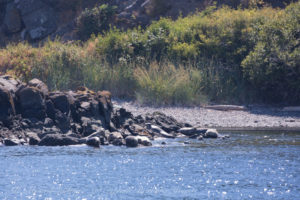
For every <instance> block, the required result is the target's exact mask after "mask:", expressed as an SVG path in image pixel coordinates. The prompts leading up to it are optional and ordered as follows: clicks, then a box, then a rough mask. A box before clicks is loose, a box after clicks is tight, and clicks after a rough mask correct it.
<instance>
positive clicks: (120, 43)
mask: <svg viewBox="0 0 300 200" xmlns="http://www.w3.org/2000/svg"><path fill="white" fill-rule="evenodd" d="M100 8H101V7H100ZM102 8H103V7H102ZM100 10H101V9H100ZM93 12H94V11H93ZM95 12H96V10H95ZM101 12H102V11H100V13H101ZM97 15H98V14H97ZM82 16H84V15H82ZM86 16H88V17H87V18H86V19H90V17H91V16H93V14H92V15H89V14H86ZM90 20H91V24H92V26H94V25H93V23H94V19H93V17H91V19H90ZM97 23H98V22H97ZM97 23H96V24H97ZM84 24H88V23H84ZM98 25H99V24H97V25H96V27H98V28H99V26H98ZM100 26H102V25H100ZM105 26H108V25H107V24H106V25H105ZM83 30H85V28H83ZM86 30H87V31H88V30H93V29H89V28H87V29H86ZM101 31H102V29H101V28H100V29H97V33H98V32H101ZM89 34H90V33H84V35H89ZM0 69H1V71H2V72H5V73H9V74H13V75H15V76H17V77H21V78H22V79H24V80H29V79H31V78H33V77H37V78H40V79H41V80H43V81H45V82H46V83H47V84H48V85H49V87H50V88H51V89H69V88H70V89H73V88H75V87H77V86H79V85H85V86H87V87H89V88H91V89H94V90H99V89H107V90H110V91H112V93H113V94H114V95H115V96H118V97H126V98H128V97H129V98H135V99H137V100H139V101H141V102H144V103H153V104H185V105H191V104H200V103H206V102H207V101H213V102H219V103H285V104H297V103H299V102H300V3H299V2H297V3H293V4H291V5H289V6H288V7H287V8H285V9H283V10H279V9H272V8H269V7H265V8H261V9H257V8H255V9H245V10H242V9H237V10H234V9H230V8H228V7H223V8H220V9H218V10H216V9H215V8H213V7H210V8H208V9H206V10H205V11H203V12H200V13H197V14H195V15H191V16H188V17H185V18H179V19H178V20H176V21H172V20H171V19H166V18H164V19H161V20H159V21H157V22H154V23H153V24H152V25H150V26H149V27H147V28H146V29H145V30H143V29H141V28H136V29H133V30H127V31H120V30H117V29H115V28H111V29H110V30H108V31H107V32H105V33H103V34H102V35H99V36H97V37H95V36H94V37H92V38H90V39H89V40H88V41H87V42H85V43H83V44H81V43H72V44H62V43H60V42H59V41H54V42H51V41H49V42H47V43H46V44H44V45H43V46H41V47H39V48H33V47H30V45H28V44H17V45H9V46H8V47H6V48H5V49H2V50H0Z"/></svg>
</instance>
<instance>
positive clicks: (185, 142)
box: [183, 141, 191, 144]
mask: <svg viewBox="0 0 300 200" xmlns="http://www.w3.org/2000/svg"><path fill="white" fill-rule="evenodd" d="M183 144H191V142H189V141H184V142H183Z"/></svg>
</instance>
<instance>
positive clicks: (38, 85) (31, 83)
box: [28, 78, 49, 96]
mask: <svg viewBox="0 0 300 200" xmlns="http://www.w3.org/2000/svg"><path fill="white" fill-rule="evenodd" d="M28 85H29V86H31V87H36V88H38V89H39V90H40V91H41V92H42V93H43V94H44V96H47V95H48V93H49V90H48V86H47V85H46V84H45V83H44V82H42V81H41V80H39V79H36V78H35V79H32V80H31V81H29V83H28Z"/></svg>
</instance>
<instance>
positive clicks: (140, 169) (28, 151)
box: [0, 133, 300, 200]
mask: <svg viewBox="0 0 300 200" xmlns="http://www.w3.org/2000/svg"><path fill="white" fill-rule="evenodd" d="M230 135H231V138H230V139H228V140H213V139H212V140H203V141H196V140H189V141H190V142H191V144H184V143H183V142H184V141H186V140H185V139H176V140H164V141H165V142H166V143H167V145H165V146H164V145H160V143H161V142H162V140H158V141H155V142H154V145H153V146H152V147H149V148H137V149H131V148H125V147H114V146H106V147H101V148H100V149H94V148H90V147H86V146H72V147H29V146H20V147H0V199H9V200H11V199H53V200H54V199H207V198H209V199H292V200H295V199H299V197H300V134H299V133H298V134H292V133H290V134H282V133H276V134H275V133H248V134H247V133H231V134H230Z"/></svg>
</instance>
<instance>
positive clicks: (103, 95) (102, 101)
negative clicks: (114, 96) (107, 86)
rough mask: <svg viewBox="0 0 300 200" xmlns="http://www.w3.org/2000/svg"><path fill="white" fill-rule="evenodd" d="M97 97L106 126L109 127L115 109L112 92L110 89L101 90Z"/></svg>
mask: <svg viewBox="0 0 300 200" xmlns="http://www.w3.org/2000/svg"><path fill="white" fill-rule="evenodd" d="M97 99H98V101H99V111H100V114H101V115H102V116H104V119H105V121H104V123H105V124H103V125H105V127H104V128H109V126H110V120H111V113H112V111H113V106H112V102H111V93H110V92H108V91H99V92H98V93H97Z"/></svg>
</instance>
